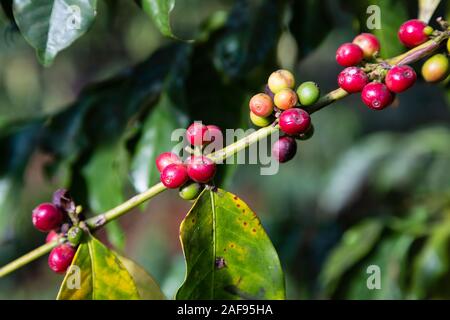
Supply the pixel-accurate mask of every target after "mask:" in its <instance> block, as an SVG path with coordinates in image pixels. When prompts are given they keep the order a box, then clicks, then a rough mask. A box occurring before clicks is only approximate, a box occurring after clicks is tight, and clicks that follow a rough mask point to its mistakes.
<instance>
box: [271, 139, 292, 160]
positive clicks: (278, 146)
mask: <svg viewBox="0 0 450 320" xmlns="http://www.w3.org/2000/svg"><path fill="white" fill-rule="evenodd" d="M296 153H297V142H296V141H295V139H294V138H292V137H281V138H280V139H279V140H278V141H276V142H275V143H274V144H273V146H272V156H273V157H274V158H275V159H276V160H277V161H278V162H280V163H285V162H288V161H289V160H291V159H292V158H293V157H294V156H295V154H296Z"/></svg>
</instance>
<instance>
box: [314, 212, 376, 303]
mask: <svg viewBox="0 0 450 320" xmlns="http://www.w3.org/2000/svg"><path fill="white" fill-rule="evenodd" d="M382 230H383V223H382V222H381V221H380V220H376V219H370V220H365V221H364V222H361V223H360V224H358V225H357V226H355V227H353V228H351V229H350V230H348V231H347V232H345V234H344V235H343V237H342V240H341V242H340V243H339V244H338V245H337V246H336V247H335V249H333V251H332V252H331V253H330V256H329V257H328V259H327V261H326V262H325V265H324V267H323V269H322V272H321V274H320V281H321V283H322V286H323V287H324V289H325V292H326V293H327V294H332V293H333V292H334V290H335V289H336V287H337V285H338V284H339V281H340V280H341V278H342V276H343V274H344V273H345V272H346V271H348V270H349V269H350V268H351V267H352V266H354V265H355V264H356V263H357V262H359V261H360V260H361V259H362V258H364V257H365V256H366V255H367V254H368V253H369V252H370V250H372V248H373V247H374V246H375V244H376V242H377V240H378V239H379V237H380V235H381V231H382Z"/></svg>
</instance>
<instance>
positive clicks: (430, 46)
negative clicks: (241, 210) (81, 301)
mask: <svg viewBox="0 0 450 320" xmlns="http://www.w3.org/2000/svg"><path fill="white" fill-rule="evenodd" d="M449 37H450V30H447V31H444V32H442V33H441V34H440V35H438V36H437V37H436V38H435V39H432V40H429V41H427V42H425V43H424V44H422V45H420V46H418V47H416V48H414V49H411V50H409V51H408V52H406V53H404V54H402V55H399V56H397V57H394V58H391V59H389V60H386V62H387V63H389V64H390V65H403V64H410V63H412V62H415V61H418V60H420V59H422V58H424V57H426V56H429V55H431V54H432V53H434V52H435V51H436V50H437V49H438V48H439V47H440V45H441V44H442V43H443V42H444V41H445V40H447V39H448V38H449ZM346 96H348V93H347V92H346V91H344V90H342V89H336V90H333V91H331V92H329V93H328V94H326V95H324V96H323V97H322V98H321V99H320V100H319V101H318V102H317V103H316V104H314V105H312V106H308V107H305V108H304V109H305V110H306V111H308V112H309V113H310V114H312V113H314V112H317V111H319V110H321V109H322V108H324V107H326V106H328V105H330V104H332V103H333V102H335V101H337V100H340V99H343V98H345V97H346ZM277 130H278V125H276V123H275V124H274V125H272V126H269V127H265V128H261V129H259V130H258V131H255V132H253V133H252V134H250V135H248V136H246V137H244V138H242V139H241V140H239V141H236V142H235V143H232V144H230V145H228V146H226V147H225V148H224V149H222V150H219V151H216V152H213V153H212V154H209V155H208V157H209V158H211V160H213V161H214V162H215V163H222V162H223V160H225V159H226V158H228V157H231V156H233V155H235V154H236V153H238V152H239V151H241V150H244V149H245V148H247V147H248V146H250V145H252V144H254V143H257V142H258V141H260V140H262V139H264V138H266V137H268V136H270V135H271V134H273V133H275V132H276V131H277ZM165 190H167V189H166V187H164V185H163V184H162V183H158V184H156V185H154V186H152V187H151V188H149V189H148V190H147V191H144V192H143V193H140V194H138V195H136V196H134V197H133V198H131V199H129V200H127V201H126V202H124V203H122V204H121V205H119V206H117V207H115V208H113V209H111V210H109V211H107V212H105V213H102V214H100V215H97V216H94V217H92V218H90V219H88V220H86V225H87V226H88V227H89V229H90V230H91V231H95V230H97V229H99V228H100V227H102V226H104V225H105V224H107V223H108V222H110V221H112V220H115V219H117V218H119V217H121V216H122V215H124V214H126V213H127V212H129V211H130V210H132V209H134V208H136V207H137V206H139V205H140V204H142V203H144V202H146V201H148V200H150V199H152V198H153V197H155V196H156V195H158V194H160V193H162V192H163V191H165ZM57 244H58V242H57V241H54V242H50V243H47V244H44V245H43V246H40V247H38V248H36V249H34V250H33V251H31V252H29V253H27V254H25V255H24V256H22V257H20V258H18V259H17V260H14V261H13V262H11V263H9V264H7V265H6V266H4V267H2V268H1V269H0V278H1V277H4V276H5V275H7V274H9V273H11V272H13V271H14V270H17V269H19V268H20V267H22V266H24V265H26V264H27V263H29V262H31V261H33V260H35V259H37V258H39V257H41V256H43V255H45V254H46V253H48V252H50V250H52V249H53V248H54V247H55V246H56V245H57Z"/></svg>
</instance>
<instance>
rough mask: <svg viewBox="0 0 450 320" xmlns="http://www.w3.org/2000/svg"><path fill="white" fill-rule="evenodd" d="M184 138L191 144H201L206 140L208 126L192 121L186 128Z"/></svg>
mask: <svg viewBox="0 0 450 320" xmlns="http://www.w3.org/2000/svg"><path fill="white" fill-rule="evenodd" d="M186 138H187V140H188V142H189V143H190V144H191V145H193V146H201V145H203V144H205V143H207V142H208V140H209V138H208V127H207V126H205V125H204V124H202V123H200V122H194V123H193V124H191V125H190V126H189V128H187V130H186Z"/></svg>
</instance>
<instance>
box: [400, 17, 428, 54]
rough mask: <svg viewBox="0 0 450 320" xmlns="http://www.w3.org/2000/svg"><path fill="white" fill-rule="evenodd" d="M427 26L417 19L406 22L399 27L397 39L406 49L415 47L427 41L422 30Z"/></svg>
mask: <svg viewBox="0 0 450 320" xmlns="http://www.w3.org/2000/svg"><path fill="white" fill-rule="evenodd" d="M426 27H427V24H426V23H425V22H423V21H420V20H418V19H412V20H408V21H406V22H405V23H403V24H402V25H401V26H400V29H399V30H398V38H399V40H400V42H401V43H403V44H404V45H405V46H406V47H408V48H413V47H416V46H418V45H420V44H422V43H424V42H425V41H427V40H428V37H427V35H426V34H425V32H424V29H425V28H426Z"/></svg>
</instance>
